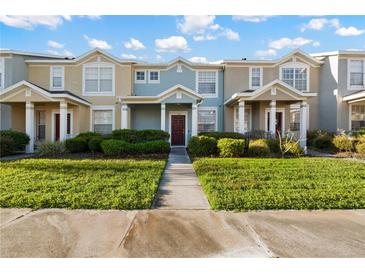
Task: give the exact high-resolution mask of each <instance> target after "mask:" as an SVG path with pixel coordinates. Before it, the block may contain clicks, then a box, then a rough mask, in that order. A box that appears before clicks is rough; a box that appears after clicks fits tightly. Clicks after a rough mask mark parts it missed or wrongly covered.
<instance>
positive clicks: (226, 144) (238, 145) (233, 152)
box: [217, 138, 245, 158]
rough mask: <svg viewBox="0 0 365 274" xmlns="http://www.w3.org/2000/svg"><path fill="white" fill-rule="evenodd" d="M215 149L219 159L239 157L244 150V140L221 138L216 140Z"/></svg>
mask: <svg viewBox="0 0 365 274" xmlns="http://www.w3.org/2000/svg"><path fill="white" fill-rule="evenodd" d="M217 147H218V150H219V156H221V157H224V158H229V157H241V156H243V152H244V149H245V140H240V139H231V138H222V139H219V140H218V144H217Z"/></svg>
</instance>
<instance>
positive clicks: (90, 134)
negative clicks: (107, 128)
mask: <svg viewBox="0 0 365 274" xmlns="http://www.w3.org/2000/svg"><path fill="white" fill-rule="evenodd" d="M76 137H79V138H83V139H85V140H86V142H87V143H89V141H90V139H92V138H94V137H102V135H101V134H100V133H97V132H92V131H88V132H83V133H80V134H79V135H77V136H76Z"/></svg>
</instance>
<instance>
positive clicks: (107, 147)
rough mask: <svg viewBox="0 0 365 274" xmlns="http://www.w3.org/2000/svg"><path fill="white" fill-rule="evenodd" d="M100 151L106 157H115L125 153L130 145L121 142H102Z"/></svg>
mask: <svg viewBox="0 0 365 274" xmlns="http://www.w3.org/2000/svg"><path fill="white" fill-rule="evenodd" d="M100 146H101V150H102V151H103V153H104V154H105V155H107V156H117V155H120V154H123V153H126V152H127V151H128V149H129V146H130V144H128V143H127V142H125V141H122V140H114V139H110V140H104V141H102V142H101V144H100Z"/></svg>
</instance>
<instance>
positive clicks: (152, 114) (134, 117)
mask: <svg viewBox="0 0 365 274" xmlns="http://www.w3.org/2000/svg"><path fill="white" fill-rule="evenodd" d="M131 128H132V129H138V130H141V129H161V106H160V105H133V106H131Z"/></svg>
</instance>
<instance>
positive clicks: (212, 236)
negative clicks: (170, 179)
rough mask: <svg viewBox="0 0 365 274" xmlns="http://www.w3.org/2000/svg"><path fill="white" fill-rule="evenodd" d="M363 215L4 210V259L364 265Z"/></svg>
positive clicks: (0, 220)
mask: <svg viewBox="0 0 365 274" xmlns="http://www.w3.org/2000/svg"><path fill="white" fill-rule="evenodd" d="M364 231H365V210H327V211H322V210H319V211H296V210H288V211H261V212H246V213H233V212H226V211H212V210H141V211H117V210H104V211H102V210H64V209H43V210H36V211H31V210H30V209H0V257H362V258H364V257H365V233H364Z"/></svg>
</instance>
